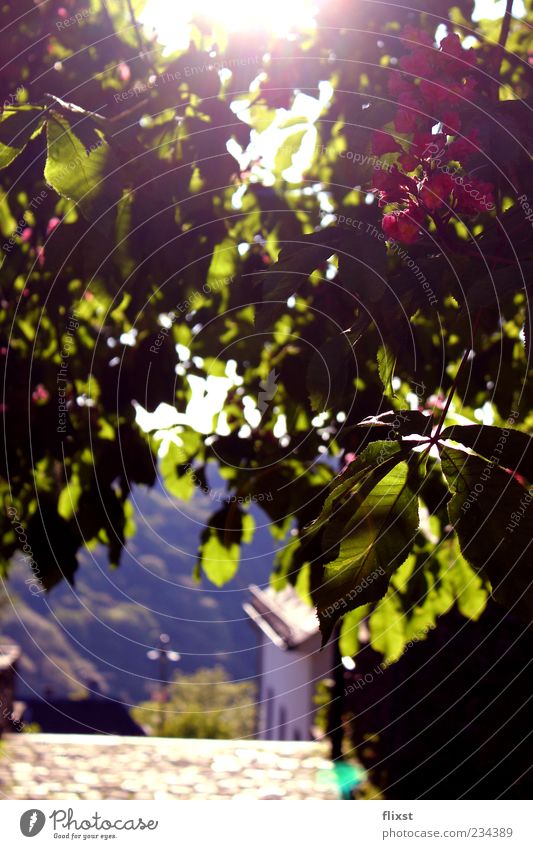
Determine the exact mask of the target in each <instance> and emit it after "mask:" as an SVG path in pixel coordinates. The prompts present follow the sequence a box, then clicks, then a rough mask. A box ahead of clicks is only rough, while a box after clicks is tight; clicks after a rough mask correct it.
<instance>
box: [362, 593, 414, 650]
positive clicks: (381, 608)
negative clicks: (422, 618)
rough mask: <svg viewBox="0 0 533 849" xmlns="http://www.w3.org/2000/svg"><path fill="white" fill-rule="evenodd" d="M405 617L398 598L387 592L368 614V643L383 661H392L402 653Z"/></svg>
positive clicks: (404, 639)
mask: <svg viewBox="0 0 533 849" xmlns="http://www.w3.org/2000/svg"><path fill="white" fill-rule="evenodd" d="M405 625H406V618H405V614H404V611H403V609H402V606H401V604H400V602H399V599H398V598H397V597H396V596H395V595H394V594H392V593H387V595H386V596H385V598H383V599H382V600H381V601H380V602H379V604H378V605H377V606H376V609H375V610H374V612H373V613H372V615H371V616H370V620H369V623H368V626H369V629H370V644H371V646H372V648H373V649H375V651H378V652H380V653H381V654H382V655H383V658H384V660H385V663H394V661H395V660H398V658H399V657H400V656H401V655H402V653H403V650H404V647H405V644H406V642H407V636H406V633H405Z"/></svg>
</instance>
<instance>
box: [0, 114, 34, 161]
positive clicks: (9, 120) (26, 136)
mask: <svg viewBox="0 0 533 849" xmlns="http://www.w3.org/2000/svg"><path fill="white" fill-rule="evenodd" d="M43 124H44V113H43V110H42V109H39V108H37V107H34V106H17V107H11V108H10V109H6V110H5V111H4V112H3V113H2V115H0V168H5V167H6V166H7V165H10V164H11V163H12V162H13V160H14V159H16V157H17V156H18V155H19V153H22V151H23V150H24V148H25V147H26V145H27V144H28V142H29V141H30V139H32V138H35V136H36V135H38V133H40V132H41V130H42V128H43Z"/></svg>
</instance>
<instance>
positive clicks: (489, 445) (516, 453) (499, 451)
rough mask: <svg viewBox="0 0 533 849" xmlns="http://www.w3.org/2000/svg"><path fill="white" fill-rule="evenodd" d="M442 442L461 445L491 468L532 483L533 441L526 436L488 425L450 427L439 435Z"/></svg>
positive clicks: (508, 429)
mask: <svg viewBox="0 0 533 849" xmlns="http://www.w3.org/2000/svg"><path fill="white" fill-rule="evenodd" d="M441 438H442V439H452V440H453V441H454V442H460V443H461V445H466V446H467V448H471V449H472V450H473V451H475V452H476V454H481V455H482V456H483V457H486V458H487V460H490V461H491V463H492V464H494V465H498V466H501V467H502V468H503V469H510V470H511V471H513V472H518V473H519V474H521V475H523V477H525V478H527V479H528V480H530V481H533V438H532V437H531V436H529V435H528V434H527V433H522V431H520V430H512V429H510V428H500V427H491V426H489V425H453V426H452V427H447V428H446V429H445V430H443V431H442V434H441Z"/></svg>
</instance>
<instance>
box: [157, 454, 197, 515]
mask: <svg viewBox="0 0 533 849" xmlns="http://www.w3.org/2000/svg"><path fill="white" fill-rule="evenodd" d="M186 460H187V452H186V451H185V450H184V449H183V448H181V447H178V446H177V445H176V444H175V443H174V442H171V443H170V445H169V446H168V451H167V453H166V454H165V456H164V457H163V458H162V459H161V461H160V464H159V469H160V472H161V477H162V478H163V482H164V484H165V488H166V489H167V490H168V492H170V494H171V495H173V496H174V497H175V498H179V499H180V500H181V501H188V500H189V499H190V498H191V497H192V495H193V493H194V489H195V481H194V469H193V467H192V466H191V464H190V463H188V462H186Z"/></svg>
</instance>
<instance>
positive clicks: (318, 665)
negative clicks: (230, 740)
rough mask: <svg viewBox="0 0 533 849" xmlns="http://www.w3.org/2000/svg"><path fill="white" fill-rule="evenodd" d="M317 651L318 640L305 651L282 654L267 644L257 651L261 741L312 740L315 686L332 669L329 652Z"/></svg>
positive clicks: (272, 645) (310, 643) (267, 642)
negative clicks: (258, 658) (258, 654)
mask: <svg viewBox="0 0 533 849" xmlns="http://www.w3.org/2000/svg"><path fill="white" fill-rule="evenodd" d="M319 647H320V639H319V637H318V636H317V639H316V641H315V640H313V641H309V642H308V643H306V646H305V649H304V650H290V651H287V650H283V649H280V648H278V647H277V646H275V645H274V644H273V643H271V642H270V641H269V640H265V641H264V643H263V645H262V646H261V647H260V649H259V651H260V652H261V685H260V699H261V704H260V711H259V737H260V739H263V740H283V739H284V740H310V739H311V737H312V735H311V726H312V724H313V720H314V713H315V707H316V706H315V704H314V701H313V697H314V694H315V690H316V684H317V681H318V680H319V679H320V678H324V677H326V676H327V675H329V674H330V668H331V651H328V650H327V649H326V650H325V651H323V652H318V648H319Z"/></svg>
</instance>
